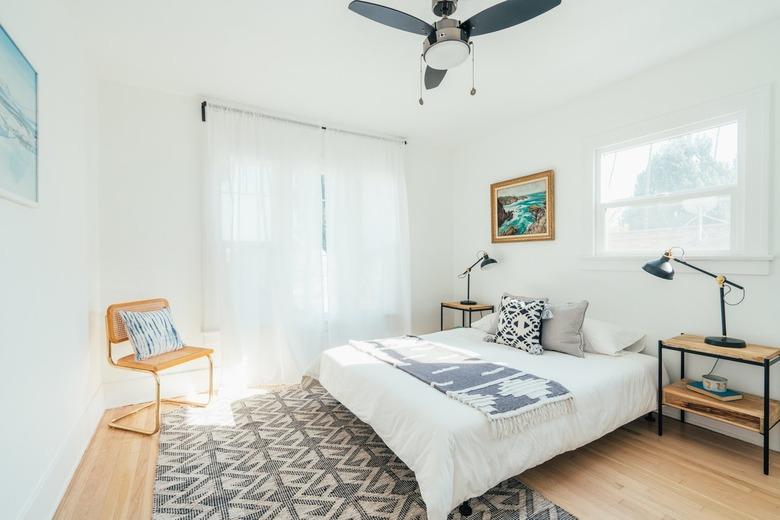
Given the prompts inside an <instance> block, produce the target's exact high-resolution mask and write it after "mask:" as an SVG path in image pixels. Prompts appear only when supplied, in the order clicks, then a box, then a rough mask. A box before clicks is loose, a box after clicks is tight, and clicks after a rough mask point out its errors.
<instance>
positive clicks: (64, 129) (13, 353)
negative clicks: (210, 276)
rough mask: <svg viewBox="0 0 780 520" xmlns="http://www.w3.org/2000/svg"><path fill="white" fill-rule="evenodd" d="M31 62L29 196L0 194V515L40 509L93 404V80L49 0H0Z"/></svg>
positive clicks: (67, 463) (27, 514) (75, 454)
mask: <svg viewBox="0 0 780 520" xmlns="http://www.w3.org/2000/svg"><path fill="white" fill-rule="evenodd" d="M0 19H2V23H3V26H4V27H5V29H6V30H7V31H8V33H9V34H10V35H11V37H12V38H13V39H14V40H15V42H16V43H17V45H18V46H19V47H20V48H21V49H22V51H23V52H24V53H25V54H26V56H27V58H28V59H29V60H30V61H31V62H32V64H33V65H34V66H35V68H36V69H37V71H38V74H39V78H38V80H39V179H40V205H39V207H38V208H34V209H33V208H28V207H24V206H21V205H17V204H14V203H11V202H9V201H7V200H5V199H1V198H0V273H2V274H1V275H0V354H2V362H3V376H2V377H0V403H1V404H2V413H3V421H2V428H0V446H2V447H3V454H2V465H1V466H0V517H2V518H35V519H38V518H47V517H51V515H52V514H53V513H54V510H55V508H56V507H57V504H58V502H59V498H60V496H61V495H62V493H63V492H64V491H65V488H66V486H67V484H68V481H69V479H70V476H71V474H72V472H73V470H74V469H75V467H76V465H77V464H78V462H79V459H80V457H81V454H82V452H83V450H84V448H85V447H86V445H87V443H88V442H89V439H90V437H91V436H92V433H93V432H94V429H95V426H96V424H97V421H98V420H99V418H100V416H101V415H102V413H103V404H102V400H101V394H100V392H99V388H100V374H99V368H98V367H99V365H100V364H101V363H102V362H103V355H102V351H101V350H100V342H99V341H97V335H98V334H99V332H100V327H99V320H100V318H99V316H100V310H99V308H98V307H97V285H98V267H97V206H96V201H97V185H96V160H95V149H96V148H95V139H96V103H95V95H96V84H95V83H96V82H95V80H94V77H95V76H94V72H93V70H92V68H91V66H90V65H89V64H88V63H86V62H85V58H84V56H85V54H84V52H83V50H82V48H81V46H80V44H78V43H77V33H76V32H75V31H73V30H72V27H73V24H72V23H70V22H69V17H68V13H67V12H66V11H65V10H64V9H63V8H62V6H61V4H60V3H59V2H56V1H54V0H51V1H46V2H36V3H35V5H31V2H26V1H21V0H19V1H11V0H2V1H0Z"/></svg>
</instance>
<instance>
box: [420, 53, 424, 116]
mask: <svg viewBox="0 0 780 520" xmlns="http://www.w3.org/2000/svg"><path fill="white" fill-rule="evenodd" d="M419 103H420V105H424V104H425V102H424V101H423V55H422V54H420V100H419Z"/></svg>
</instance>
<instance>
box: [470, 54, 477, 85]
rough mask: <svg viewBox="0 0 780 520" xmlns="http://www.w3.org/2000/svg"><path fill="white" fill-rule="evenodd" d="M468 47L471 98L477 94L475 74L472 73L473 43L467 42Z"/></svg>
mask: <svg viewBox="0 0 780 520" xmlns="http://www.w3.org/2000/svg"><path fill="white" fill-rule="evenodd" d="M469 45H471V95H472V96H473V95H475V94H476V93H477V88H476V79H475V78H476V74H475V72H474V42H469Z"/></svg>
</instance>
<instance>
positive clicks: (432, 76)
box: [425, 67, 447, 90]
mask: <svg viewBox="0 0 780 520" xmlns="http://www.w3.org/2000/svg"><path fill="white" fill-rule="evenodd" d="M446 74H447V71H446V70H439V69H432V68H430V67H425V89H426V90H431V89H432V88H436V87H438V86H439V85H440V84H441V80H443V79H444V76H445V75H446Z"/></svg>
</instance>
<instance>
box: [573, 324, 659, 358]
mask: <svg viewBox="0 0 780 520" xmlns="http://www.w3.org/2000/svg"><path fill="white" fill-rule="evenodd" d="M582 333H583V335H584V336H585V352H592V353H594V354H608V355H610V356H615V355H617V354H619V353H620V352H621V351H623V350H625V351H628V352H641V351H642V350H643V349H644V348H645V334H643V333H641V332H638V331H635V330H629V329H624V328H623V327H621V326H620V325H615V324H614V323H609V322H606V321H601V320H594V319H592V318H585V322H584V323H583V324H582Z"/></svg>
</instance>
